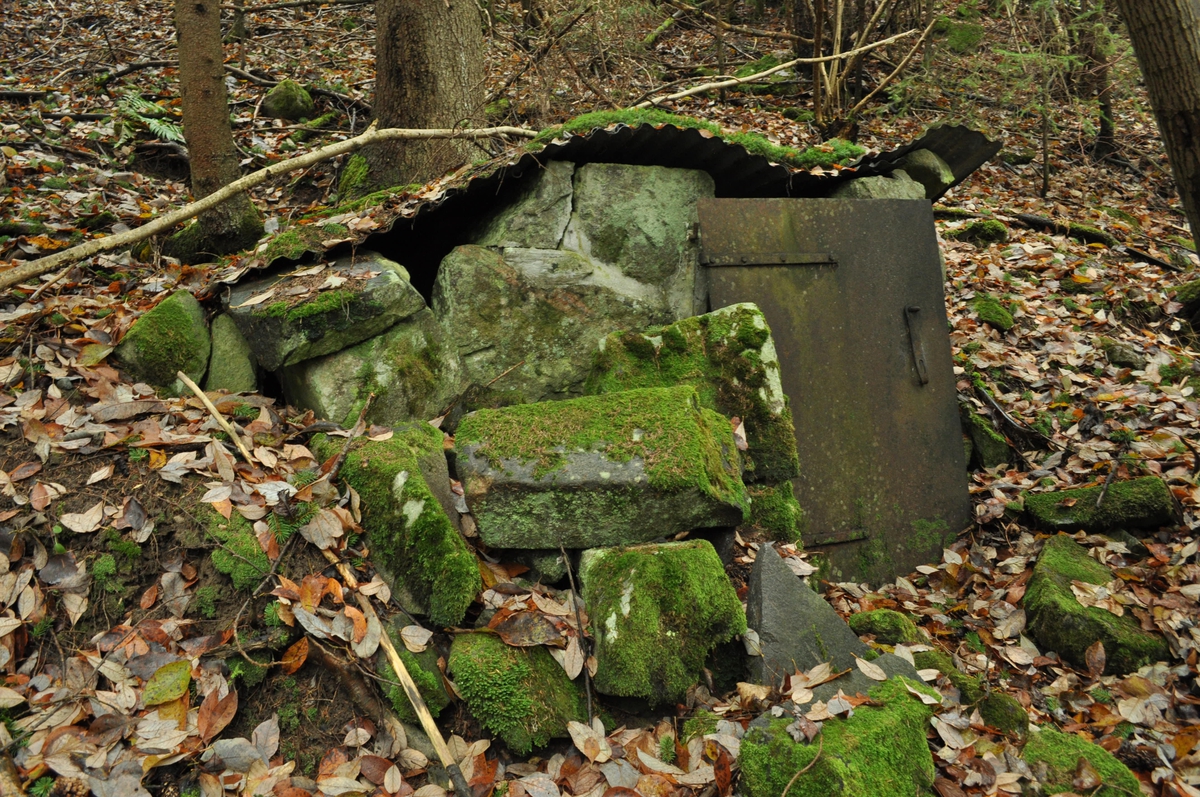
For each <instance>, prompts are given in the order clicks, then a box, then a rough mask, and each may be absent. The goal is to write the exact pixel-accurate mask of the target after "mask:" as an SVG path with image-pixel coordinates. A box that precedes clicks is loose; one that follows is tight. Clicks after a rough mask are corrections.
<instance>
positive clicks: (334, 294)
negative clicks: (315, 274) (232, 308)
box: [254, 291, 357, 322]
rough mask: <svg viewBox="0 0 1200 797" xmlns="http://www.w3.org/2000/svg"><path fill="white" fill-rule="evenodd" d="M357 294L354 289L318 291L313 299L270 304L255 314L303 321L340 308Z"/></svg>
mask: <svg viewBox="0 0 1200 797" xmlns="http://www.w3.org/2000/svg"><path fill="white" fill-rule="evenodd" d="M356 296H357V294H355V293H354V292H353V291H325V292H323V293H318V294H317V295H316V296H314V297H313V298H312V299H311V300H309V301H306V302H301V303H300V304H297V305H296V306H294V307H288V304H287V302H275V303H273V304H269V305H267V306H266V307H264V308H263V309H261V310H257V311H255V313H254V315H264V316H274V317H278V316H282V317H284V318H286V319H287V320H288V321H293V322H296V321H302V320H303V319H305V318H309V317H311V316H316V315H324V314H326V313H332V312H335V311H337V310H340V309H342V308H343V307H345V306H347V305H348V304H349V303H350V302H351V301H353V300H354V298H355V297H356Z"/></svg>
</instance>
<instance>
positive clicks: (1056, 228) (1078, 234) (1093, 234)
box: [1013, 213, 1121, 249]
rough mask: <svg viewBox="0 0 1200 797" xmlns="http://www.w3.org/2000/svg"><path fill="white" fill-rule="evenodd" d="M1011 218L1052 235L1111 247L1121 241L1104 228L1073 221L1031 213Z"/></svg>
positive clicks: (1019, 214)
mask: <svg viewBox="0 0 1200 797" xmlns="http://www.w3.org/2000/svg"><path fill="white" fill-rule="evenodd" d="M1013 218H1014V219H1016V220H1017V221H1019V222H1021V223H1022V224H1024V225H1025V226H1026V227H1028V228H1030V229H1031V230H1046V231H1049V232H1050V233H1052V234H1054V235H1066V236H1069V237H1071V238H1078V239H1079V240H1080V241H1083V242H1084V243H1087V244H1104V245H1105V246H1107V247H1108V248H1110V249H1111V248H1113V247H1115V246H1118V245H1120V243H1121V242H1120V241H1118V240H1117V239H1116V237H1115V236H1112V235H1109V234H1108V233H1106V232H1104V230H1098V229H1096V228H1095V227H1087V226H1085V225H1083V224H1076V223H1075V222H1070V221H1069V222H1059V221H1055V220H1054V219H1048V218H1046V217H1045V216H1035V215H1033V214H1032V213H1014V214H1013Z"/></svg>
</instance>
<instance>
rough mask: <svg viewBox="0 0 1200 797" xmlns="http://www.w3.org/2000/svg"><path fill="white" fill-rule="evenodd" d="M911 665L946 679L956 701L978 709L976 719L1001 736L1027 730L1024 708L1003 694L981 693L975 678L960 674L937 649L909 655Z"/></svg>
mask: <svg viewBox="0 0 1200 797" xmlns="http://www.w3.org/2000/svg"><path fill="white" fill-rule="evenodd" d="M913 662H914V663H915V664H916V665H917V667H918V668H919V669H922V670H937V671H938V672H940V673H941V674H942V675H944V676H946V678H948V679H949V680H950V683H951V684H952V685H953V686H954V688H955V689H957V690H958V694H959V701H960V702H961V703H962V704H963V705H964V706H967V707H975V708H978V709H979V714H980V716H982V717H983V721H984V722H986V723H987V724H988V725H989V726H991V727H993V728H995V729H996V730H998V731H1001V732H1002V733H1012V734H1016V735H1018V736H1024V735H1025V733H1026V732H1027V731H1028V730H1029V716H1028V715H1027V714H1026V713H1025V708H1024V707H1023V706H1022V705H1021V704H1020V703H1018V702H1017V700H1016V698H1013V697H1010V696H1009V695H1006V694H1004V693H1003V692H996V691H993V692H985V691H984V689H983V686H982V685H981V684H980V682H979V679H978V678H975V677H972V676H970V675H967V674H966V673H964V672H960V671H959V669H958V668H957V667H955V666H954V660H953V659H951V658H950V657H949V656H947V655H946V654H945V653H943V652H942V651H940V650H927V651H923V652H921V653H914V654H913Z"/></svg>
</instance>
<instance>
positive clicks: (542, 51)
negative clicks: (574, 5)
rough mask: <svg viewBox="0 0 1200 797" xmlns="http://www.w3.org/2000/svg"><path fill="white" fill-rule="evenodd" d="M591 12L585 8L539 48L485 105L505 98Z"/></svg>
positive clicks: (589, 7)
mask: <svg viewBox="0 0 1200 797" xmlns="http://www.w3.org/2000/svg"><path fill="white" fill-rule="evenodd" d="M591 10H592V7H591V6H590V5H589V6H587V7H585V8H584V9H583V10H582V11H580V12H579V13H578V14H576V15H575V17H574V18H573V19H572V20H571V21H569V22H568V23H567V24H566V25H563V26H562V29H561V30H560V31H559V32H558V33H556V34H554V35H553V36H551V37H550V39H549V40H548V41H547V42H546V43H545V44H543V45H542V46H541V47H539V48H538V50H537V52H535V53H534V54H533V55H532V56H531V57H530V58H529V59H527V60H526V61H525V63H524V64H522V65H521V68H520V69H518V70H517V71H516V72H514V73H513V74H512V75H510V76H509V77H508V79H506V80H505V81H504V83H503V84H501V86H500V88H498V89H496V90H495V91H493V92H492V93H491V95H490V96H488V98H487V99H486V100H484V101H483V104H484V105H491V104H492V103H493V102H495V101H496V100H498V99H500V98H501V97H502V96H504V92H506V91H508V87H509V86H511V85H512V84H513V83H516V82H517V80H518V79H519V78H520V77H521V75H523V74H525V73H526V72H527V71H529V68H530V67H532V66H533V65H534V64H536V63H537V62H538V61H540V60H542V59H543V58H545V57H546V53H548V52H550V50H551V49H552V48H553V47H554V45H555V44H557V43H558V40H559V39H561V38H562V37H563V36H566V35H567V34H568V33H569V32H570V31H571V28H573V27H575V25H577V24H578V23H579V20H581V19H583V18H584V17H585V16H586V15H587V14H588V13H590V12H591ZM597 96H599V95H597Z"/></svg>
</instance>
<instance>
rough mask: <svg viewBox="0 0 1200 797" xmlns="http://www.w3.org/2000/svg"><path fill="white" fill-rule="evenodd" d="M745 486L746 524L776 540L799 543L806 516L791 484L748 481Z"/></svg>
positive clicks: (806, 523)
mask: <svg viewBox="0 0 1200 797" xmlns="http://www.w3.org/2000/svg"><path fill="white" fill-rule="evenodd" d="M743 478H745V477H743ZM746 489H747V490H748V491H749V493H750V525H751V526H753V527H755V528H757V529H761V530H762V531H763V532H765V533H766V534H767V536H768V537H770V538H771V539H772V540H775V541H776V542H795V543H799V542H800V538H801V536H802V535H803V534H804V530H805V529H806V528H807V527H808V518H807V516H806V515H805V514H804V509H803V508H802V507H801V506H800V502H799V501H797V500H796V494H795V490H794V488H793V487H792V483H791V482H782V483H781V484H775V485H764V484H751V485H747V487H746Z"/></svg>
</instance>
